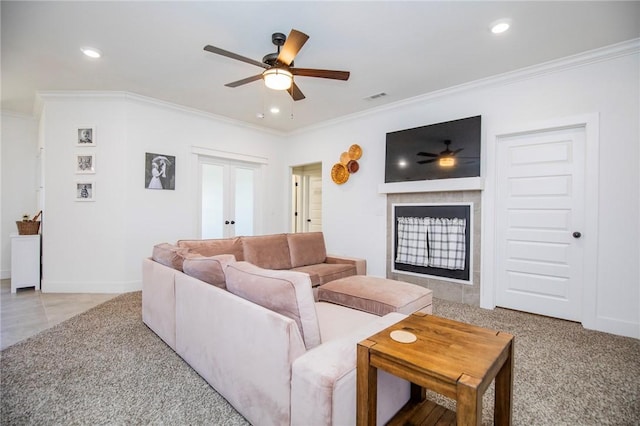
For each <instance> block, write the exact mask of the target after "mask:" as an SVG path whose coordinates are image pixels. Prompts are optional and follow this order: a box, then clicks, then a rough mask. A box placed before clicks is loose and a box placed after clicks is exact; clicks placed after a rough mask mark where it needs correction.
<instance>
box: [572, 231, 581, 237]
mask: <svg viewBox="0 0 640 426" xmlns="http://www.w3.org/2000/svg"><path fill="white" fill-rule="evenodd" d="M572 235H573V238H580V237H582V234H581V233H580V232H578V231H576V232H574V233H573V234H572Z"/></svg>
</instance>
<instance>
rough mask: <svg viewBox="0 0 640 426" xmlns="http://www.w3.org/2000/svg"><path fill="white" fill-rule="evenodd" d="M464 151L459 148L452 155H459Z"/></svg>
mask: <svg viewBox="0 0 640 426" xmlns="http://www.w3.org/2000/svg"><path fill="white" fill-rule="evenodd" d="M463 149H464V148H458V149H456V150H455V151H453V152H452V153H451V155H456V154H457V153H459V152H460V151H462V150H463Z"/></svg>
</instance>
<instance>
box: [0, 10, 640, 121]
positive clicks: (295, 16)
mask: <svg viewBox="0 0 640 426" xmlns="http://www.w3.org/2000/svg"><path fill="white" fill-rule="evenodd" d="M0 7H1V9H0V12H1V14H2V26H1V31H2V33H1V36H2V40H1V42H2V51H1V55H2V56H1V59H2V64H1V65H2V109H3V110H6V111H14V112H18V113H26V114H31V113H32V112H33V103H34V95H35V92H36V91H58V90H62V91H65V90H92V91H106V90H109V91H110V90H115V91H127V92H132V93H135V94H138V95H143V96H148V97H153V98H156V99H160V100H164V101H168V102H172V103H175V104H179V105H183V106H186V107H190V108H194V109H197V110H202V111H206V112H210V113H213V114H216V115H219V116H224V117H228V118H231V119H234V120H240V121H243V122H247V123H251V124H254V125H259V126H264V127H269V128H272V129H275V130H279V131H283V132H290V131H293V130H296V129H300V128H304V127H307V126H310V125H314V124H316V123H319V122H322V121H326V120H330V119H333V118H337V117H341V116H344V115H348V114H353V113H357V112H360V111H363V110H366V109H370V108H376V107H379V106H381V105H384V104H386V103H392V102H398V101H401V100H403V99H408V98H411V97H415V96H418V95H421V94H425V93H429V92H433V91H437V90H440V89H443V88H447V87H451V86H455V85H459V84H462V83H465V82H469V81H473V80H477V79H481V78H484V77H488V76H491V75H495V74H501V73H504V72H508V71H512V70H516V69H519V68H523V67H527V66H530V65H534V64H538V63H541V62H546V61H549V60H553V59H557V58H562V57H565V56H568V55H572V54H576V53H580V52H584V51H587V50H591V49H595V48H598V47H602V46H607V45H610V44H614V43H617V42H621V41H625V40H629V39H633V38H638V37H640V2H638V1H633V2H631V1H626V2H611V1H603V2H596V1H587V2H576V1H570V2H559V1H553V2H538V1H508V2H485V1H467V2H458V1H455V2H454V1H411V2H396V1H386V2H383V1H377V2H363V1H339V2H329V1H297V2H294V1H287V2H270V1H258V2H244V1H234V2H216V1H203V2H193V1H182V2H167V1H138V2H127V1H109V2H97V1H72V2H61V1H45V2H30V1H15V2H14V1H4V0H3V1H2V3H1V6H0ZM500 18H510V19H511V20H512V28H511V30H510V31H508V32H507V33H505V34H502V35H499V36H496V35H493V34H492V33H491V32H490V31H489V25H490V23H491V22H493V21H495V20H497V19H500ZM291 28H295V29H297V30H300V31H302V32H305V33H306V34H308V35H309V36H310V38H309V41H308V42H307V43H306V44H305V45H304V47H303V48H302V50H301V51H300V53H299V54H298V56H297V57H296V59H295V62H296V64H295V65H296V66H297V67H302V68H322V69H336V70H347V71H351V78H350V79H349V81H347V82H344V81H334V80H326V79H317V78H309V77H297V78H296V83H297V84H298V86H299V87H300V89H301V90H302V92H303V93H304V94H305V95H306V97H307V98H306V99H304V100H302V101H299V102H295V103H294V102H292V101H291V100H290V98H289V96H288V94H286V92H274V91H271V90H268V89H265V88H264V85H263V83H262V82H261V81H256V82H253V83H250V84H247V85H244V86H241V87H238V88H228V87H225V86H224V84H225V83H229V82H232V81H235V80H239V79H241V78H245V77H249V76H251V75H255V74H258V73H259V72H260V71H261V70H262V69H261V68H258V67H256V66H253V65H250V64H247V63H244V62H239V61H235V60H232V59H229V58H226V57H222V56H219V55H214V54H212V53H209V52H205V51H204V50H203V47H204V46H205V45H206V44H211V45H214V46H217V47H220V48H222V49H225V50H229V51H233V52H235V53H238V54H240V55H242V56H245V57H249V58H252V59H255V60H258V61H261V60H262V57H263V56H264V55H265V54H267V53H271V52H275V50H276V48H275V46H274V45H273V44H271V34H272V33H274V32H282V33H285V34H288V33H289V31H290V30H291ZM82 46H92V47H96V48H98V49H100V50H101V51H102V52H103V57H102V58H101V59H99V60H91V59H89V58H86V57H84V56H83V55H82V54H81V52H80V47H82ZM380 92H385V93H386V94H387V96H385V97H382V98H378V99H376V100H368V99H365V98H367V97H368V96H371V95H374V94H377V93H380ZM275 104H278V105H279V106H280V109H281V113H280V114H278V115H273V114H271V113H269V111H268V110H269V107H270V106H272V105H275ZM260 112H264V113H265V118H263V119H260V118H257V116H256V115H257V113H260ZM292 113H293V118H291V114H292Z"/></svg>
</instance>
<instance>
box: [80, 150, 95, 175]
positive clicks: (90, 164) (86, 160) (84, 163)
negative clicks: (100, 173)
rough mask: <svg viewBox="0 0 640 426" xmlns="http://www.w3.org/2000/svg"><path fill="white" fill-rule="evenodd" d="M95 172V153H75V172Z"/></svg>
mask: <svg viewBox="0 0 640 426" xmlns="http://www.w3.org/2000/svg"><path fill="white" fill-rule="evenodd" d="M95 172H96V155H95V154H90V153H78V154H76V174H94V173H95Z"/></svg>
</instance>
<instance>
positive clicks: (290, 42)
mask: <svg viewBox="0 0 640 426" xmlns="http://www.w3.org/2000/svg"><path fill="white" fill-rule="evenodd" d="M307 40H309V36H308V35H306V34H305V33H303V32H300V31H298V30H291V32H290V33H289V36H288V37H287V41H285V42H284V46H282V49H280V53H279V54H278V62H281V63H283V64H285V65H287V66H289V65H291V62H293V58H295V57H296V55H297V54H298V52H299V51H300V49H302V46H304V44H305V43H306V42H307Z"/></svg>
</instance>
